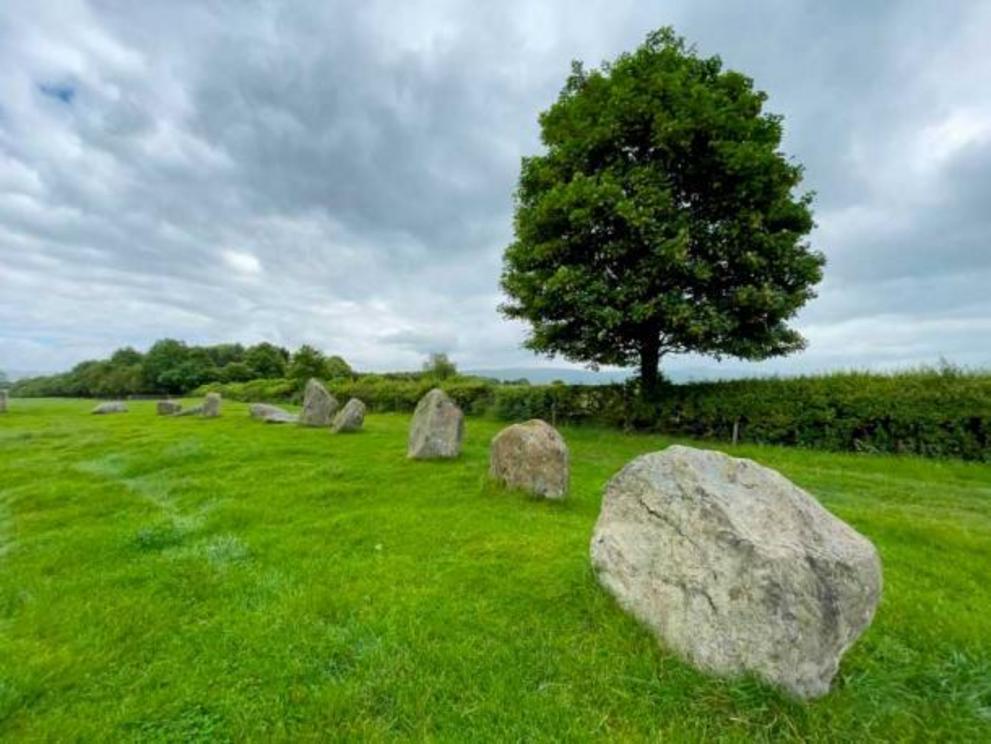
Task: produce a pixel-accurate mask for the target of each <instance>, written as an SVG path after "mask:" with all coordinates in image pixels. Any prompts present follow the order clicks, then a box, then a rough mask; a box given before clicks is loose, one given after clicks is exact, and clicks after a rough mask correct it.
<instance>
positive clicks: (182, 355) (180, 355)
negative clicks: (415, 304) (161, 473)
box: [12, 338, 354, 398]
mask: <svg viewBox="0 0 991 744" xmlns="http://www.w3.org/2000/svg"><path fill="white" fill-rule="evenodd" d="M353 374H354V373H353V371H352V369H351V367H350V366H349V365H348V363H347V362H346V361H344V359H342V358H341V357H339V356H327V355H325V354H324V353H323V352H321V351H320V350H318V349H315V348H314V347H312V346H308V345H303V346H301V347H299V349H297V350H296V351H295V352H292V353H290V352H289V350H288V349H284V348H282V347H280V346H275V345H274V344H270V343H260V344H255V345H254V346H247V347H245V346H243V345H242V344H216V345H214V346H191V345H188V344H186V343H184V342H182V341H177V340H175V339H171V338H165V339H162V340H160V341H156V342H155V343H154V344H152V346H151V348H150V349H148V351H146V352H145V353H143V354H142V353H141V352H140V351H137V350H136V349H133V348H131V347H129V346H125V347H124V348H121V349H118V350H117V351H115V352H114V353H113V354H111V356H110V358H109V359H94V360H89V361H85V362H80V363H79V364H77V365H76V366H75V367H73V368H72V369H71V370H69V371H68V372H64V373H62V374H57V375H48V376H45V377H32V378H28V379H23V380H18V381H17V382H15V383H14V384H13V386H12V393H13V394H14V395H18V396H25V397H34V396H73V397H93V398H117V397H125V396H128V395H159V394H171V395H178V394H182V393H187V392H189V391H191V390H194V389H195V388H197V387H199V386H201V385H205V384H207V383H211V382H220V383H231V382H247V381H249V380H257V379H274V378H280V379H286V380H289V381H290V382H291V384H292V386H293V387H302V386H303V385H304V384H305V383H306V380H308V379H309V378H311V377H317V378H320V379H324V380H332V379H339V378H347V377H350V376H351V375H353Z"/></svg>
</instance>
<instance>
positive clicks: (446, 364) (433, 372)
mask: <svg viewBox="0 0 991 744" xmlns="http://www.w3.org/2000/svg"><path fill="white" fill-rule="evenodd" d="M423 372H424V373H425V374H427V375H429V376H430V377H433V378H435V379H438V380H447V379H449V378H451V377H454V376H455V375H456V374H458V367H457V365H456V364H455V363H454V362H452V361H451V360H450V358H448V356H447V354H444V353H442V352H436V351H435V352H433V353H432V354H431V355H430V356H429V357H428V358H427V361H425V362H424V363H423Z"/></svg>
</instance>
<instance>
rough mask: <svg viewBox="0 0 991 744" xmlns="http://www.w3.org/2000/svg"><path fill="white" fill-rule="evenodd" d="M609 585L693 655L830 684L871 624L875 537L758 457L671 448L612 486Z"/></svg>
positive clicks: (810, 687)
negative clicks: (858, 529)
mask: <svg viewBox="0 0 991 744" xmlns="http://www.w3.org/2000/svg"><path fill="white" fill-rule="evenodd" d="M591 557H592V565H593V567H594V568H595V571H596V573H597V575H598V578H599V581H600V583H601V584H602V585H603V586H604V587H605V588H606V589H607V590H608V591H609V592H611V593H612V594H613V595H614V596H615V597H616V599H617V600H618V601H619V604H620V605H621V606H622V607H623V608H624V609H626V610H627V611H628V612H630V613H631V614H633V615H634V616H635V617H637V618H638V619H639V620H640V621H642V622H643V623H645V624H646V625H647V626H648V627H650V628H651V629H652V630H653V631H654V632H655V633H656V635H657V636H658V637H659V639H660V640H661V641H662V642H663V643H664V644H665V645H667V646H668V647H669V648H671V649H672V650H674V651H675V652H676V653H678V654H679V655H680V656H681V657H683V658H684V659H686V660H687V661H688V662H690V663H692V664H694V665H695V666H697V667H699V668H701V669H703V670H707V671H710V672H713V673H716V674H721V675H736V674H740V673H744V672H752V673H754V674H756V675H758V676H760V677H762V678H763V679H765V680H767V681H768V682H770V683H772V684H775V685H778V686H780V687H782V688H784V689H785V690H787V691H789V692H790V693H792V694H794V695H796V696H799V697H803V698H811V697H817V696H820V695H824V694H825V693H826V692H828V690H829V685H830V681H831V680H832V679H833V676H834V675H835V674H836V671H837V668H838V666H839V660H840V657H841V656H842V655H843V654H844V652H845V651H846V650H847V649H848V648H849V647H850V646H851V645H852V644H853V642H854V641H855V640H856V639H857V637H858V636H859V635H860V634H861V633H862V632H863V631H864V630H865V629H866V628H867V626H868V625H870V622H871V620H872V618H873V617H874V610H875V607H876V606H877V602H878V599H879V598H880V595H881V583H882V581H881V562H880V559H879V557H878V554H877V551H876V550H875V549H874V546H873V545H872V544H871V542H870V541H869V540H867V538H865V537H863V536H862V535H860V534H859V533H857V532H856V531H854V530H853V528H851V527H850V526H848V525H847V524H845V523H844V522H842V521H840V520H839V519H837V518H836V517H834V516H833V515H831V514H830V513H829V512H827V511H826V510H825V509H824V508H823V507H822V506H820V505H819V503H818V502H817V501H816V500H815V499H813V498H812V497H811V496H809V495H808V494H807V493H806V492H805V491H803V490H801V489H800V488H798V487H797V486H795V485H794V484H792V483H791V482H790V481H788V480H787V479H786V478H785V477H784V476H782V475H780V474H779V473H777V472H775V471H774V470H771V469H769V468H765V467H762V466H761V465H758V464H757V463H755V462H752V461H750V460H740V459H736V458H732V457H728V456H727V455H724V454H722V453H719V452H709V451H704V450H697V449H693V448H690V447H680V446H675V447H669V448H668V449H666V450H664V451H662V452H654V453H651V454H647V455H643V456H641V457H638V458H636V459H635V460H633V461H632V462H630V463H629V464H628V465H627V466H626V467H625V468H623V470H621V471H620V472H619V473H618V474H617V475H616V476H615V477H614V478H613V479H612V480H611V481H610V482H609V483H608V484H607V486H606V491H605V497H604V499H603V503H602V511H601V513H600V515H599V520H598V523H597V524H596V526H595V532H594V534H593V536H592V544H591Z"/></svg>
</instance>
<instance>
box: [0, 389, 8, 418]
mask: <svg viewBox="0 0 991 744" xmlns="http://www.w3.org/2000/svg"><path fill="white" fill-rule="evenodd" d="M6 412H7V391H6V390H0V413H6Z"/></svg>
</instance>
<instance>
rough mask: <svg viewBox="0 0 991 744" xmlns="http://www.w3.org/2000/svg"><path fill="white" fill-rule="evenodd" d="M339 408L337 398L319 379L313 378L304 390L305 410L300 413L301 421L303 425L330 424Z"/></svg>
mask: <svg viewBox="0 0 991 744" xmlns="http://www.w3.org/2000/svg"><path fill="white" fill-rule="evenodd" d="M337 408H338V403H337V399H336V398H334V396H333V395H331V394H330V393H328V392H327V388H325V387H324V386H323V385H322V384H321V382H320V381H319V380H317V379H311V380H310V381H309V382H307V383H306V389H305V390H304V391H303V412H302V413H300V414H299V423H300V424H301V425H303V426H330V424H331V422H332V421H333V419H334V414H335V413H336V412H337Z"/></svg>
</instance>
